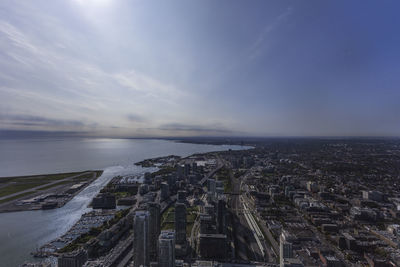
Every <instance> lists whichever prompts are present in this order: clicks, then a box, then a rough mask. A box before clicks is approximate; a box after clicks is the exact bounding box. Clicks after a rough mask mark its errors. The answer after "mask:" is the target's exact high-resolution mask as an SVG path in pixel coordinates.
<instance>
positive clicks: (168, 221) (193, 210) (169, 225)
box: [161, 206, 199, 236]
mask: <svg viewBox="0 0 400 267" xmlns="http://www.w3.org/2000/svg"><path fill="white" fill-rule="evenodd" d="M198 211H199V207H198V206H195V207H189V208H188V209H187V210H186V212H187V213H186V222H187V225H186V226H187V227H186V235H187V236H190V234H191V232H192V227H193V225H194V220H195V219H196V216H197V213H198ZM174 228H175V208H174V207H173V206H172V207H170V208H168V209H167V210H166V211H165V212H164V214H163V215H162V217H161V230H173V229H174Z"/></svg>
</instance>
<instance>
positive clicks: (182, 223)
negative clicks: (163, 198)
mask: <svg viewBox="0 0 400 267" xmlns="http://www.w3.org/2000/svg"><path fill="white" fill-rule="evenodd" d="M175 238H176V244H180V245H183V244H185V243H186V205H185V204H183V203H176V204H175Z"/></svg>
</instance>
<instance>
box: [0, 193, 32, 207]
mask: <svg viewBox="0 0 400 267" xmlns="http://www.w3.org/2000/svg"><path fill="white" fill-rule="evenodd" d="M32 193H34V191H33V192H25V193H21V194H19V195H16V196H13V197H9V198H5V199H2V200H0V204H2V203H6V202H8V201H11V200H15V199H19V198H21V197H25V196H28V195H31V194H32Z"/></svg>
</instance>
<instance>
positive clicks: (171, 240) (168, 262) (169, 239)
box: [158, 231, 175, 267]
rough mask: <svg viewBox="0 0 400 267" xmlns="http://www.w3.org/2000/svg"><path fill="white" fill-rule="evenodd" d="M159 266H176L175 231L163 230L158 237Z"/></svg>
mask: <svg viewBox="0 0 400 267" xmlns="http://www.w3.org/2000/svg"><path fill="white" fill-rule="evenodd" d="M158 267H175V232H174V231H162V232H161V234H160V237H159V238H158Z"/></svg>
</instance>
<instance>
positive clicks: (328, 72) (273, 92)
mask: <svg viewBox="0 0 400 267" xmlns="http://www.w3.org/2000/svg"><path fill="white" fill-rule="evenodd" d="M399 10H400V2H399V1H397V0H393V1H389V0H382V1H368V0H359V1H357V0H352V1H348V0H335V1H320V0H318V1H314V0H307V1H298V0H295V1H286V0H276V1H273V0H269V1H256V0H253V1H247V0H240V1H239V0H219V1H214V0H202V1H187V0H179V1H178V0H169V1H161V0H158V1H154V0H142V1H138V0H132V1H122V0H52V1H43V0H35V1H26V0H2V1H1V2H0V131H9V130H13V131H26V132H28V131H48V132H74V133H82V134H83V135H94V136H119V137H147V136H151V137H157V136H400V87H399V85H400V16H399V15H398V11H399Z"/></svg>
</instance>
